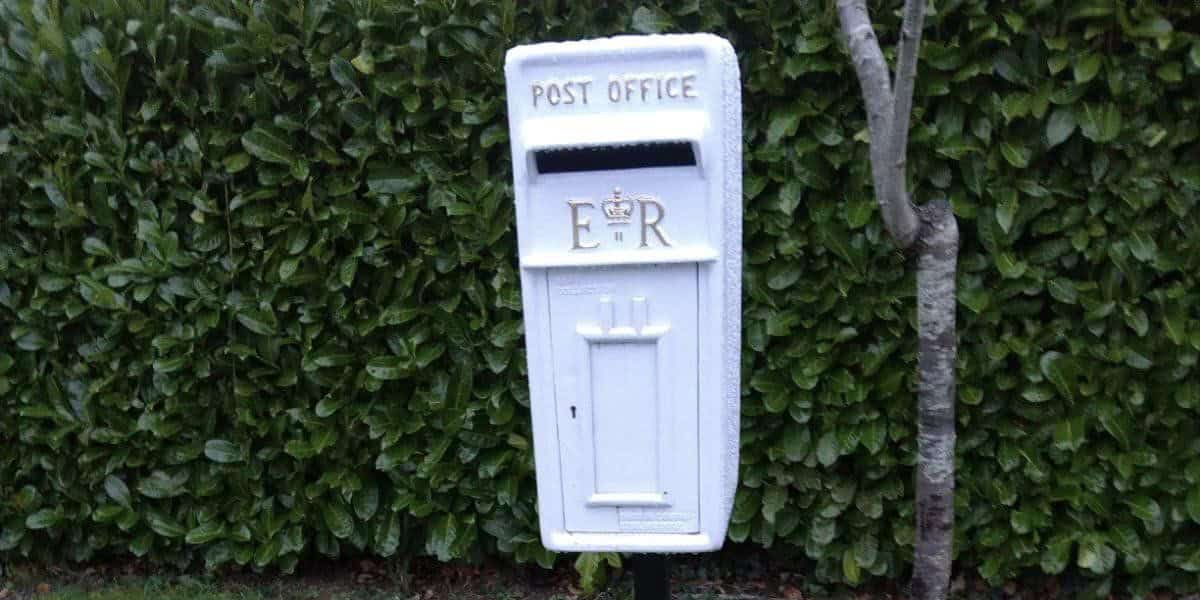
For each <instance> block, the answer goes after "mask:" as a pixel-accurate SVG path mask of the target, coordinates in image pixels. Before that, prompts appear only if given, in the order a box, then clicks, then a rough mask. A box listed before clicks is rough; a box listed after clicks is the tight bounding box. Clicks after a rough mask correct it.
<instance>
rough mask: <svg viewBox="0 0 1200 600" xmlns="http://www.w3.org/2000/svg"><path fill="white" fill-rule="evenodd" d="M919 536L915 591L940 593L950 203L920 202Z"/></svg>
mask: <svg viewBox="0 0 1200 600" xmlns="http://www.w3.org/2000/svg"><path fill="white" fill-rule="evenodd" d="M917 214H918V217H919V218H920V220H921V235H920V236H919V237H918V239H917V252H918V254H917V330H918V335H919V336H920V342H919V345H918V351H917V377H918V380H919V392H918V399H917V404H918V408H917V474H916V482H917V485H916V487H917V534H916V536H917V539H916V548H915V549H914V554H913V578H912V597H913V598H918V599H921V600H942V599H944V598H946V594H947V591H948V588H949V585H950V565H951V559H952V554H953V543H954V444H955V432H954V426H955V421H954V402H955V393H954V363H955V360H954V359H955V354H956V341H955V332H954V322H955V293H954V292H955V274H956V272H957V266H958V223H957V221H956V220H955V218H954V212H953V211H952V210H951V208H950V205H949V203H947V202H945V201H936V202H930V203H928V204H925V205H923V206H920V207H917Z"/></svg>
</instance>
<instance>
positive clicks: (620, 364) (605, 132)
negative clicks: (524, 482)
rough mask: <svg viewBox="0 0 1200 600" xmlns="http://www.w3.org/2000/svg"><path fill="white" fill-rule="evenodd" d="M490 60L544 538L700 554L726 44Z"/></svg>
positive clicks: (727, 273) (720, 494)
mask: <svg viewBox="0 0 1200 600" xmlns="http://www.w3.org/2000/svg"><path fill="white" fill-rule="evenodd" d="M505 74H506V77H507V83H508V111H509V125H510V137H511V141H512V152H513V178H514V181H513V183H514V191H515V195H516V212H517V237H518V244H519V253H520V261H521V287H522V293H523V302H524V312H525V336H526V348H527V352H528V361H529V364H528V366H529V379H530V382H529V383H530V400H531V409H532V413H533V433H534V460H535V462H536V467H537V482H538V509H539V515H540V525H541V532H542V541H543V543H544V544H545V545H546V547H547V548H550V549H552V550H560V551H585V550H590V551H635V552H698V551H707V550H716V549H718V548H720V546H721V544H722V542H723V541H724V538H725V532H726V527H727V524H728V520H729V515H730V511H731V508H732V504H733V494H734V490H735V488H736V485H737V466H738V425H739V397H740V389H739V372H738V369H739V351H740V346H741V343H740V342H741V340H740V328H741V324H740V315H741V311H740V309H741V219H742V204H741V135H742V131H741V94H740V87H739V85H740V84H739V80H738V67H737V60H736V57H735V56H734V53H733V49H732V48H731V47H730V46H729V44H728V43H727V42H725V41H724V40H722V39H720V38H718V37H715V36H711V35H703V34H699V35H672V36H627V37H616V38H609V39H601V40H590V41H584V42H567V43H555V44H537V45H532V46H521V47H517V48H514V49H512V50H510V51H509V53H508V56H507V60H506V63H505Z"/></svg>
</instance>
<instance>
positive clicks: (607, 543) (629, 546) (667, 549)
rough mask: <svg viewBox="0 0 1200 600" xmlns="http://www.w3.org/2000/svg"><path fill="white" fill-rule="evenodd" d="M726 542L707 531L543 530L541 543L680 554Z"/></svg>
mask: <svg viewBox="0 0 1200 600" xmlns="http://www.w3.org/2000/svg"><path fill="white" fill-rule="evenodd" d="M724 542H725V539H724V536H722V537H720V538H714V537H713V536H711V535H708V534H706V533H696V534H687V535H678V534H648V533H624V534H623V533H569V532H566V531H554V532H550V533H548V534H546V533H543V535H542V544H543V545H544V546H546V549H548V550H553V551H555V552H642V553H655V554H682V553H692V552H716V551H717V550H720V549H721V545H722V544H723V543H724Z"/></svg>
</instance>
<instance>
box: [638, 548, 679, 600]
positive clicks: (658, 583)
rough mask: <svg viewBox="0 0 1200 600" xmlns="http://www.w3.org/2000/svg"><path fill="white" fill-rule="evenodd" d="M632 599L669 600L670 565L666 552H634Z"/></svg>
mask: <svg viewBox="0 0 1200 600" xmlns="http://www.w3.org/2000/svg"><path fill="white" fill-rule="evenodd" d="M632 563H633V598H634V600H671V567H670V564H668V562H667V555H666V554H634V555H633V559H632Z"/></svg>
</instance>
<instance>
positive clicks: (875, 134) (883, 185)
mask: <svg viewBox="0 0 1200 600" xmlns="http://www.w3.org/2000/svg"><path fill="white" fill-rule="evenodd" d="M906 12H907V11H906ZM838 16H839V18H840V19H841V22H842V32H843V33H845V35H846V43H847V45H848V46H849V48H850V57H851V59H852V60H853V62H854V70H855V72H857V74H858V83H859V86H861V87H862V94H863V101H864V102H865V103H866V106H867V129H868V130H869V131H870V134H871V179H872V180H873V182H874V184H875V200H876V202H877V203H878V204H879V209H880V211H881V212H882V213H883V222H884V224H885V225H887V228H888V232H889V233H890V234H891V236H892V239H893V240H894V241H895V243H896V245H898V246H900V247H901V248H907V247H909V246H911V245H912V243H913V241H915V240H916V238H917V234H918V228H919V226H920V225H919V223H918V222H917V215H916V213H915V212H914V211H913V208H912V205H911V204H910V203H909V201H908V193H907V192H906V191H905V189H904V169H903V167H902V166H901V167H900V168H899V169H896V168H894V167H893V166H892V165H895V164H896V163H897V162H899V163H901V164H903V161H904V155H903V154H901V155H900V156H896V155H894V154H892V153H891V152H892V149H893V147H894V146H893V144H892V142H891V137H892V129H893V128H892V121H893V117H894V115H895V112H896V107H895V101H894V98H893V96H892V86H891V81H890V77H889V75H888V67H887V62H886V61H884V59H883V52H882V51H881V50H880V49H879V40H878V39H876V37H875V31H874V30H873V29H872V28H871V16H870V14H869V13H868V12H867V3H866V0H838ZM914 72H915V69H914ZM909 85H910V86H911V81H910V83H909ZM911 94H912V91H911V88H910V90H909V100H908V103H909V105H910V106H911V103H912V98H911ZM907 122H908V117H907V114H906V115H905V123H906V125H905V127H906V128H907ZM905 137H906V138H907V135H906V136H905ZM897 172H899V173H900V176H899V177H897V176H896V173H897Z"/></svg>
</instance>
